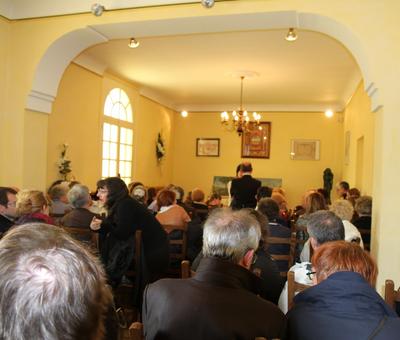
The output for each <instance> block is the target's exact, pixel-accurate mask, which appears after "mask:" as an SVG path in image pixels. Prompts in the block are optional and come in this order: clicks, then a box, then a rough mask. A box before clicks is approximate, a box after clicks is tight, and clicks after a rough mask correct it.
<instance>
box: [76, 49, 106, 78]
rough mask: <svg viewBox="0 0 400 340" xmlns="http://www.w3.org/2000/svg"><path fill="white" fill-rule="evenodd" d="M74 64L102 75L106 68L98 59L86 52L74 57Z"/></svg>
mask: <svg viewBox="0 0 400 340" xmlns="http://www.w3.org/2000/svg"><path fill="white" fill-rule="evenodd" d="M73 62H74V63H75V64H77V65H79V66H82V67H83V68H85V69H87V70H89V71H92V72H94V73H96V74H98V75H100V76H102V75H103V74H104V72H105V70H106V68H107V65H106V64H104V63H102V62H100V61H98V60H97V59H95V58H92V57H90V56H89V55H86V54H81V55H79V56H78V57H76V58H75V59H74V61H73Z"/></svg>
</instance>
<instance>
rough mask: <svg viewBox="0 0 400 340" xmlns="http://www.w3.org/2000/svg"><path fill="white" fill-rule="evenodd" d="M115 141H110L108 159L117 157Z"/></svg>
mask: <svg viewBox="0 0 400 340" xmlns="http://www.w3.org/2000/svg"><path fill="white" fill-rule="evenodd" d="M117 146H118V144H117V143H110V157H109V158H110V159H117Z"/></svg>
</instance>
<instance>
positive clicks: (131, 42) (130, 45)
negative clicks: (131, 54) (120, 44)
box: [128, 38, 140, 48]
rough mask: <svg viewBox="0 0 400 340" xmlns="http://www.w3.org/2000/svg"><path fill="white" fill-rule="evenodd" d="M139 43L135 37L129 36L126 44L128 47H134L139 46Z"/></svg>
mask: <svg viewBox="0 0 400 340" xmlns="http://www.w3.org/2000/svg"><path fill="white" fill-rule="evenodd" d="M139 45H140V42H139V41H137V40H136V39H135V38H131V39H130V40H129V44H128V46H129V47H130V48H136V47H139Z"/></svg>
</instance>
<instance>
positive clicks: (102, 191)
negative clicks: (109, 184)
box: [98, 189, 108, 194]
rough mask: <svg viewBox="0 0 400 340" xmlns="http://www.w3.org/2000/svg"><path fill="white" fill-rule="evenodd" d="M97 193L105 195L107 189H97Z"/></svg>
mask: <svg viewBox="0 0 400 340" xmlns="http://www.w3.org/2000/svg"><path fill="white" fill-rule="evenodd" d="M98 193H99V194H107V193H108V190H107V189H99V190H98Z"/></svg>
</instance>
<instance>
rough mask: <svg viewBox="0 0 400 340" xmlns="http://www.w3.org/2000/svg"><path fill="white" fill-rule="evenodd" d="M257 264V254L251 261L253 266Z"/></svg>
mask: <svg viewBox="0 0 400 340" xmlns="http://www.w3.org/2000/svg"><path fill="white" fill-rule="evenodd" d="M256 262H257V254H256V253H254V255H253V260H252V261H251V265H254V264H255V263H256Z"/></svg>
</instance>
